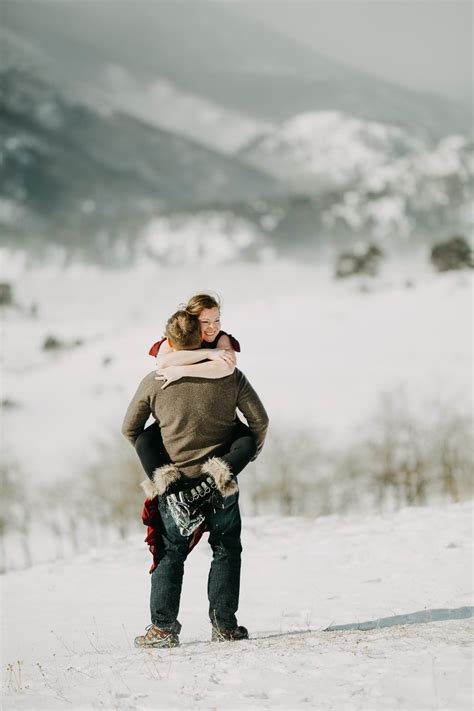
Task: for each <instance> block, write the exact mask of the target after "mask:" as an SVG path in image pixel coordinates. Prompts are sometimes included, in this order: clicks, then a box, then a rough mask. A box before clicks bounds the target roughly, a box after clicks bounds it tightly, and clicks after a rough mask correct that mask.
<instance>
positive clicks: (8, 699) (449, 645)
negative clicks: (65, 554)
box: [2, 503, 473, 711]
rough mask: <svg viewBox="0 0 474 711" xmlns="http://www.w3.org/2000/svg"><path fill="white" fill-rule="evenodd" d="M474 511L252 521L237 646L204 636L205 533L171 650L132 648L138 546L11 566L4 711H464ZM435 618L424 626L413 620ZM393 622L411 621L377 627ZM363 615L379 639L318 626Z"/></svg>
mask: <svg viewBox="0 0 474 711" xmlns="http://www.w3.org/2000/svg"><path fill="white" fill-rule="evenodd" d="M472 514H473V506H472V503H464V504H452V505H449V506H445V507H438V508H412V509H405V510H403V511H400V512H398V513H396V514H390V515H385V516H383V517H382V516H366V517H355V516H353V517H345V518H341V517H336V516H331V517H325V518H320V519H317V520H314V519H298V518H287V519H279V518H269V517H266V518H256V519H255V518H253V519H246V520H245V521H244V533H243V544H244V557H243V578H242V591H241V605H240V612H239V620H240V622H241V623H243V624H246V625H247V626H248V627H249V629H250V631H251V635H252V639H251V640H249V641H245V642H240V643H222V644H211V643H210V642H209V641H207V640H208V639H209V624H208V622H207V615H206V611H207V601H206V578H207V570H208V567H209V562H210V549H209V546H208V545H207V542H206V540H205V538H206V537H205V538H204V539H203V540H202V541H201V542H200V544H199V545H198V547H197V548H196V549H195V550H194V551H193V552H192V554H191V555H190V557H189V559H188V561H187V564H186V571H185V583H184V591H183V597H182V605H181V611H180V620H181V622H182V624H183V630H182V633H181V643H182V644H181V647H179V648H176V649H172V650H146V651H143V650H136V649H134V648H133V637H134V636H135V635H136V634H140V633H141V632H142V631H143V629H144V627H145V625H146V624H147V623H148V591H149V576H148V573H147V569H148V564H149V562H150V561H149V556H148V552H147V551H146V548H145V546H144V544H143V543H142V541H141V537H139V536H135V537H133V538H131V539H129V540H128V541H127V542H125V543H122V544H120V545H116V546H115V547H113V548H111V547H108V548H107V547H106V548H103V549H101V550H92V551H90V552H89V553H88V554H86V555H81V556H79V557H77V558H76V559H69V560H64V561H58V562H56V563H46V564H41V565H37V566H35V567H33V568H31V569H29V570H25V571H18V572H10V573H8V574H6V575H5V576H3V583H2V617H3V620H2V626H3V631H4V635H3V659H2V671H3V675H4V689H3V691H4V708H5V709H9V710H13V709H22V710H25V711H26V710H31V709H38V710H40V711H43V710H44V711H53V710H54V709H88V710H89V709H107V710H109V709H110V710H111V709H130V710H131V709H143V710H145V709H147V710H148V709H150V710H151V709H157V708H160V709H167V710H171V709H194V708H198V709H246V710H249V709H273V708H282V709H287V710H291V709H296V708H302V709H304V708H306V709H321V710H322V709H334V710H335V711H341V710H344V711H352V710H356V709H360V710H361V711H380V710H382V709H397V710H406V711H421V710H425V709H433V710H434V709H437V710H443V711H448V710H454V709H470V708H472V700H473V699H472V648H471V642H472V631H473V625H472V619H470V618H469V616H471V615H472V605H473V602H472ZM461 608H462V610H461ZM466 608H467V609H466ZM469 608H470V609H469ZM440 609H441V610H443V612H442V613H439V614H438V617H440V618H441V620H440V621H437V622H430V623H427V624H422V623H421V619H422V616H421V615H413V614H412V613H420V612H423V611H425V616H428V617H429V616H430V614H431V615H432V616H433V617H435V615H436V613H430V612H429V611H433V610H440ZM460 610H461V612H459V611H460ZM400 614H412V617H411V622H412V624H407V625H403V626H385V625H389V624H390V623H391V622H393V621H391V620H390V619H388V620H381V619H380V618H391V617H393V616H396V615H400ZM456 614H458V615H459V614H464V615H467V616H468V617H466V618H465V619H449V618H454V617H455V616H456ZM377 620H378V622H377ZM367 621H375V623H374V625H373V627H374V628H373V629H371V630H368V631H360V630H348V631H329V632H328V631H324V630H325V629H326V628H327V627H328V626H331V625H332V626H334V625H340V624H351V623H353V624H359V623H362V622H367Z"/></svg>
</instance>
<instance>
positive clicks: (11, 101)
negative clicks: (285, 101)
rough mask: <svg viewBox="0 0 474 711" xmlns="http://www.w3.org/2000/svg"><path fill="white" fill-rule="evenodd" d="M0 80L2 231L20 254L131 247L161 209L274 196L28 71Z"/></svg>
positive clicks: (227, 165) (222, 163) (237, 171)
mask: <svg viewBox="0 0 474 711" xmlns="http://www.w3.org/2000/svg"><path fill="white" fill-rule="evenodd" d="M1 80H2V100H1V104H0V126H1V129H2V131H1V142H0V151H1V156H2V161H1V165H0V173H1V177H2V187H1V189H0V198H1V203H0V221H1V224H2V227H3V231H4V235H5V236H6V237H8V236H10V238H14V239H15V241H16V243H17V244H18V242H19V241H20V242H22V241H23V240H27V241H30V242H31V240H32V239H34V242H35V243H36V244H37V245H38V244H39V243H41V242H42V241H44V240H49V241H59V242H61V243H63V244H71V243H74V242H76V243H78V240H77V238H78V237H81V238H82V239H83V242H84V246H85V247H87V244H88V242H90V246H91V248H92V249H93V244H95V242H96V241H97V240H96V238H98V239H99V241H102V243H103V246H105V244H106V243H108V242H114V241H115V240H116V239H117V238H118V237H121V238H123V239H124V240H126V241H128V242H131V243H133V241H134V239H135V236H136V234H137V232H138V231H140V229H142V228H143V227H144V225H146V224H148V222H149V221H150V220H152V219H153V218H154V217H155V216H156V215H157V214H159V212H160V211H161V210H163V209H165V208H170V207H173V208H175V209H176V208H178V207H187V208H189V207H190V206H192V205H194V206H197V205H200V204H201V205H204V204H206V205H207V204H213V205H218V204H219V203H221V202H224V201H227V200H229V198H231V199H233V200H237V201H239V200H249V199H253V198H254V197H255V195H265V194H268V193H271V192H273V191H274V190H275V187H276V181H275V180H273V179H272V178H269V177H268V176H266V175H265V174H263V173H261V172H259V171H258V170H256V169H254V168H252V167H248V166H245V165H243V164H242V163H240V162H239V161H238V160H236V159H234V158H232V157H227V156H224V155H222V154H219V153H217V152H216V151H213V150H209V149H206V148H204V147H203V146H200V145H198V144H196V143H193V142H191V141H190V140H188V139H186V138H183V137H181V136H178V135H176V134H174V133H171V132H168V131H163V130H161V129H157V128H156V127H151V126H149V125H148V124H145V123H143V122H142V121H139V120H138V119H136V118H133V117H130V116H127V115H126V114H123V113H120V112H114V111H111V112H103V113H101V114H99V113H97V112H95V111H92V110H91V109H90V108H86V107H85V106H84V105H82V104H80V103H78V102H76V101H71V100H70V99H67V98H66V97H64V96H63V95H62V94H61V93H60V92H59V91H58V90H57V89H55V88H54V87H52V86H51V85H50V84H48V83H47V82H45V81H43V80H42V79H41V78H38V76H36V75H35V73H32V72H31V70H28V71H26V70H23V69H16V68H10V69H6V70H5V71H4V72H3V73H2V76H1ZM98 235H101V236H100V237H98ZM77 246H78V247H79V244H77Z"/></svg>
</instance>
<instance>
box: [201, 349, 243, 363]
mask: <svg viewBox="0 0 474 711" xmlns="http://www.w3.org/2000/svg"><path fill="white" fill-rule="evenodd" d="M208 354H209V355H208V356H207V357H208V359H209V360H223V361H225V362H226V363H227V365H230V366H231V367H235V365H236V364H237V358H236V356H235V353H234V351H228V350H225V349H224V348H209V349H208Z"/></svg>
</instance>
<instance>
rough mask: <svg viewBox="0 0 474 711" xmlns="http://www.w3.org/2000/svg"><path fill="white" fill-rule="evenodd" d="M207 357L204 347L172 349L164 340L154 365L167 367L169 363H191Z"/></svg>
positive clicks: (207, 353)
mask: <svg viewBox="0 0 474 711" xmlns="http://www.w3.org/2000/svg"><path fill="white" fill-rule="evenodd" d="M219 340H220V339H219ZM208 358H209V351H208V350H207V349H206V348H198V349H197V350H194V351H174V350H173V349H172V348H171V347H170V345H169V343H168V341H165V342H164V343H163V344H162V346H161V348H160V350H159V352H158V355H157V356H156V367H157V368H169V366H171V365H192V364H193V363H200V362H201V361H202V360H207V359H208Z"/></svg>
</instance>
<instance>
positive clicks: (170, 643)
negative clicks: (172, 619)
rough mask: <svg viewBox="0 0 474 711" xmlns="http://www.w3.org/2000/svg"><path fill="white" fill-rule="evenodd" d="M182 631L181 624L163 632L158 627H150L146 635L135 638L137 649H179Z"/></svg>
mask: <svg viewBox="0 0 474 711" xmlns="http://www.w3.org/2000/svg"><path fill="white" fill-rule="evenodd" d="M180 631H181V625H180V624H179V622H177V623H176V625H175V627H174V628H173V629H171V630H162V629H160V627H157V626H156V625H148V627H147V628H146V633H145V634H144V635H140V636H139V637H135V647H153V648H154V649H160V648H161V649H162V648H167V647H178V646H179V632H180Z"/></svg>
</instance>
